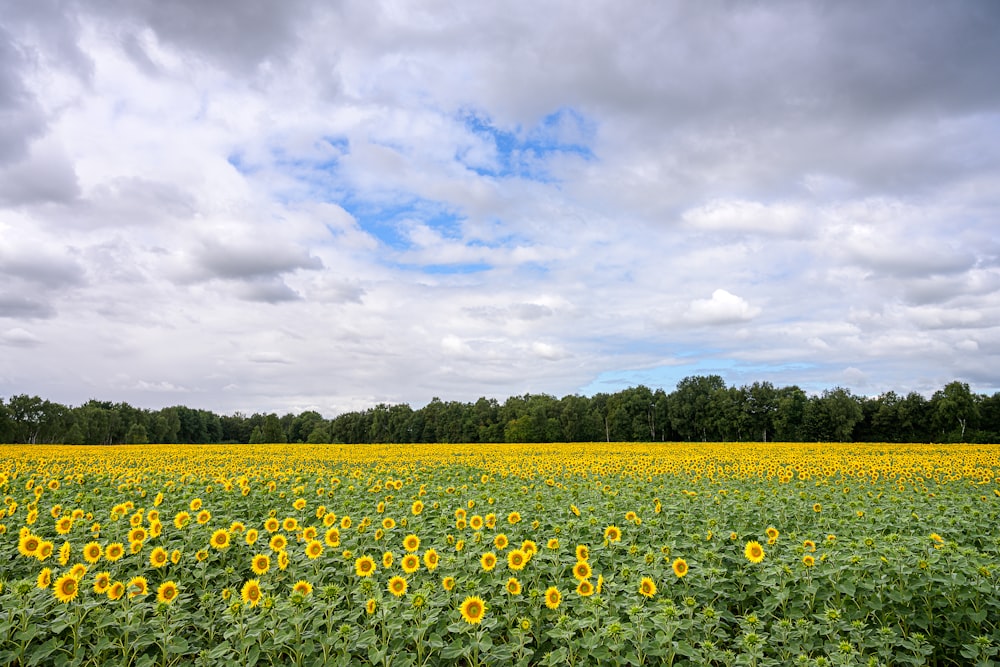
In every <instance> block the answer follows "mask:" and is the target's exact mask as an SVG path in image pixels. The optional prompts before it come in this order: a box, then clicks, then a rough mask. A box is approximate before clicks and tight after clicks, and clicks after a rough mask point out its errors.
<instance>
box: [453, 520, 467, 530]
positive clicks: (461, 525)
mask: <svg viewBox="0 0 1000 667" xmlns="http://www.w3.org/2000/svg"><path fill="white" fill-rule="evenodd" d="M465 525H466V523H465V519H464V518H462V519H455V530H465Z"/></svg>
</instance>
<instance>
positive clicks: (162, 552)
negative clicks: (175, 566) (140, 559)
mask: <svg viewBox="0 0 1000 667" xmlns="http://www.w3.org/2000/svg"><path fill="white" fill-rule="evenodd" d="M169 560H170V554H168V553H167V550H166V549H164V548H163V547H156V548H155V549H153V551H152V552H150V554H149V564H150V565H152V566H153V567H163V566H164V565H166V564H167V561H169Z"/></svg>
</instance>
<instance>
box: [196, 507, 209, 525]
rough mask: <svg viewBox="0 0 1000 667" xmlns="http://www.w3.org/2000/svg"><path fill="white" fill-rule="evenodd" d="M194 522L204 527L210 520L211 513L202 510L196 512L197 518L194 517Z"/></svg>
mask: <svg viewBox="0 0 1000 667" xmlns="http://www.w3.org/2000/svg"><path fill="white" fill-rule="evenodd" d="M194 520H195V521H197V522H198V523H199V524H200V525H202V526H204V525H205V524H206V523H208V522H209V521H211V520H212V513H211V512H209V511H208V510H202V511H200V512H198V516H196V517H195V519H194Z"/></svg>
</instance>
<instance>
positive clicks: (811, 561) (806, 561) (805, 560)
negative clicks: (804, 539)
mask: <svg viewBox="0 0 1000 667" xmlns="http://www.w3.org/2000/svg"><path fill="white" fill-rule="evenodd" d="M802 564H803V565H805V566H806V567H812V566H813V565H815V564H816V559H815V558H813V557H812V554H806V555H805V556H803V557H802Z"/></svg>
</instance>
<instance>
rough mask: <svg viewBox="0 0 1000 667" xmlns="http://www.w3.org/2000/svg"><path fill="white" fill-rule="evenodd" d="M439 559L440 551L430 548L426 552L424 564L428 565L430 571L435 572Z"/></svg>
mask: <svg viewBox="0 0 1000 667" xmlns="http://www.w3.org/2000/svg"><path fill="white" fill-rule="evenodd" d="M439 560H440V559H439V557H438V552H437V551H435V550H434V549H428V550H427V551H425V552H424V565H425V566H426V567H427V571H428V572H433V571H434V570H436V569H437V566H438V562H439Z"/></svg>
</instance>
